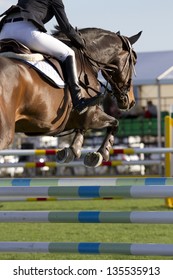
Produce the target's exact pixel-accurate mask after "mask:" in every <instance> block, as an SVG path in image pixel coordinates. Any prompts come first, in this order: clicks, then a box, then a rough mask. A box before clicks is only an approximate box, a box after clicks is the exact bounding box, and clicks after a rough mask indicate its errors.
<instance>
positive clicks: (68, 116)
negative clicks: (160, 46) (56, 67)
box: [0, 28, 141, 166]
mask: <svg viewBox="0 0 173 280" xmlns="http://www.w3.org/2000/svg"><path fill="white" fill-rule="evenodd" d="M80 33H81V35H82V37H83V38H84V40H85V42H86V49H87V51H86V52H85V53H81V52H80V51H79V50H75V52H76V59H77V65H78V72H79V79H80V82H81V85H82V93H83V95H84V96H85V97H89V96H93V95H95V94H97V92H99V90H100V83H99V81H98V80H97V75H98V72H99V71H100V70H101V72H102V74H103V76H104V78H105V79H106V80H107V81H108V82H109V84H110V85H111V87H112V94H113V95H114V96H115V97H116V98H117V103H118V107H119V108H120V109H122V110H129V109H130V108H131V107H132V106H133V105H134V103H135V100H134V95H133V88H132V74H133V68H134V65H135V63H136V54H135V52H134V50H133V49H132V44H133V43H135V42H136V41H137V40H138V38H139V37H140V34H141V33H138V34H137V35H134V36H132V37H130V38H127V37H125V36H121V35H120V34H118V33H117V34H116V33H113V32H110V31H105V30H102V29H97V28H86V29H82V30H80ZM54 36H57V37H61V34H58V33H56V32H55V34H54ZM67 43H68V42H67ZM5 55H6V54H5ZM67 74H68V73H67ZM117 126H118V120H116V119H115V118H113V117H111V116H109V115H107V114H106V113H104V112H103V110H102V109H101V107H100V106H97V105H96V106H92V107H90V108H88V110H87V111H86V112H85V113H84V114H81V115H79V114H78V113H77V112H75V111H73V110H72V103H71V98H70V94H69V91H68V86H65V88H63V89H62V88H57V87H56V86H53V85H52V84H50V83H49V82H47V81H46V80H45V79H44V78H43V77H42V76H41V75H40V74H39V73H38V72H37V71H35V70H34V69H33V68H32V67H31V66H29V65H28V64H26V63H25V62H24V61H22V60H19V59H16V58H13V57H10V58H9V57H4V55H3V56H1V57H0V149H5V148H7V147H8V146H9V144H10V143H12V141H13V137H14V133H15V132H23V133H25V134H26V135H32V136H36V135H40V136H41V135H52V136H58V135H59V134H60V133H61V132H64V131H67V132H68V131H70V130H72V129H73V130H75V131H76V133H75V137H74V139H73V141H72V143H71V145H70V147H69V148H65V149H62V150H61V151H60V152H58V154H57V160H58V161H59V162H66V163H67V162H70V161H71V160H73V159H74V158H79V157H80V155H81V148H82V145H83V141H84V133H85V132H86V131H87V130H88V129H103V128H107V135H106V136H105V139H104V140H103V144H102V145H101V147H100V148H99V150H98V151H97V152H96V153H89V154H87V155H86V156H85V159H84V163H85V164H86V165H87V166H98V165H99V164H100V163H101V162H102V160H103V159H104V160H108V159H109V150H110V149H111V148H112V145H113V142H114V133H115V130H116V128H117Z"/></svg>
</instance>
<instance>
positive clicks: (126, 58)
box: [102, 32, 141, 110]
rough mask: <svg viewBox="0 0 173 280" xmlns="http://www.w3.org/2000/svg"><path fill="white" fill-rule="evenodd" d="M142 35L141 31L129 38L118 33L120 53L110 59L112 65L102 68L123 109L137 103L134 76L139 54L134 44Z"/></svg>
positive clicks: (127, 108) (119, 105) (113, 93)
mask: <svg viewBox="0 0 173 280" xmlns="http://www.w3.org/2000/svg"><path fill="white" fill-rule="evenodd" d="M140 35H141V32H139V33H138V34H136V35H134V36H132V37H129V38H128V37H125V36H121V35H120V34H117V43H118V44H119V48H118V55H117V54H116V52H115V56H114V58H112V59H111V61H109V64H110V66H109V65H107V66H106V68H105V69H102V75H103V77H104V78H105V79H106V80H107V81H108V82H109V84H110V85H111V88H112V95H113V96H115V97H116V99H117V103H118V107H119V108H120V109H121V110H129V109H131V108H132V107H133V106H134V105H135V97H134V93H133V83H132V76H133V74H134V73H135V64H136V61H137V55H136V52H135V51H134V50H133V48H132V45H133V44H134V43H135V42H136V41H137V40H138V39H139V37H140ZM118 39H119V40H118ZM111 64H112V66H111Z"/></svg>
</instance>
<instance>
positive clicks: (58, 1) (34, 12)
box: [0, 0, 84, 48]
mask: <svg viewBox="0 0 173 280" xmlns="http://www.w3.org/2000/svg"><path fill="white" fill-rule="evenodd" d="M13 14H14V16H15V14H17V15H18V14H20V16H21V17H22V18H24V19H28V20H31V21H32V22H33V23H34V24H35V25H36V26H37V28H38V29H39V30H40V31H42V32H46V31H47V30H46V28H45V26H44V24H45V23H47V22H48V21H50V20H51V19H52V18H53V17H54V16H55V17H56V20H57V22H58V25H59V27H60V30H61V31H63V32H64V33H65V34H66V35H67V36H68V38H69V39H71V40H72V41H73V42H74V41H75V43H77V44H78V47H82V48H83V47H84V43H83V40H82V39H81V38H80V36H79V35H78V33H77V32H76V31H75V29H74V28H73V27H72V26H71V24H70V23H69V21H68V18H67V15H66V13H65V8H64V4H63V2H62V0H18V3H17V5H13V6H11V7H10V8H9V9H8V10H7V11H5V12H4V13H3V14H1V15H0V17H2V16H4V17H3V18H2V20H1V22H0V30H1V29H2V26H3V24H4V21H5V18H6V16H9V15H10V17H12V16H13Z"/></svg>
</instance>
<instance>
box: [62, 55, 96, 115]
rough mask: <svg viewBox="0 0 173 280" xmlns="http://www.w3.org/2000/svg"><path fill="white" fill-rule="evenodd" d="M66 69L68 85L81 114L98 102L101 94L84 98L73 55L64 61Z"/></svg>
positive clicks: (77, 109) (75, 105) (74, 105)
mask: <svg viewBox="0 0 173 280" xmlns="http://www.w3.org/2000/svg"><path fill="white" fill-rule="evenodd" d="M63 64H64V66H65V70H66V73H67V81H68V86H69V89H70V93H71V99H72V103H73V107H74V109H75V110H76V111H78V113H79V114H82V113H84V112H85V111H86V110H87V109H88V107H90V106H94V105H96V104H98V102H99V97H100V96H94V97H91V98H87V99H86V98H83V97H82V94H81V89H80V87H79V84H78V78H77V73H76V69H75V62H74V59H73V57H72V56H68V57H67V58H66V59H65V61H64V63H63Z"/></svg>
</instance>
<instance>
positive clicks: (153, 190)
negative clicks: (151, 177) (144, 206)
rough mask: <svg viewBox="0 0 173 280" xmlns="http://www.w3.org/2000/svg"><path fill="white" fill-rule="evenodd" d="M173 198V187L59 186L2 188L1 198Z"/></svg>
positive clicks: (0, 189)
mask: <svg viewBox="0 0 173 280" xmlns="http://www.w3.org/2000/svg"><path fill="white" fill-rule="evenodd" d="M168 196H172V197H173V185H172V186H164V185H163V186H155V185H147V186H140V185H139V186H108V185H107V186H73V187H71V186H58V187H45V186H43V187H41V186H39V187H31V188H30V187H21V186H20V187H0V198H3V197H6V198H7V199H8V197H13V198H15V197H19V199H20V197H33V198H34V197H35V198H37V197H42V199H43V200H44V198H45V200H46V198H49V200H51V199H50V198H51V197H52V198H54V199H55V198H56V197H57V198H59V199H60V198H81V199H84V198H89V199H91V198H114V197H125V198H166V197H168Z"/></svg>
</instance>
